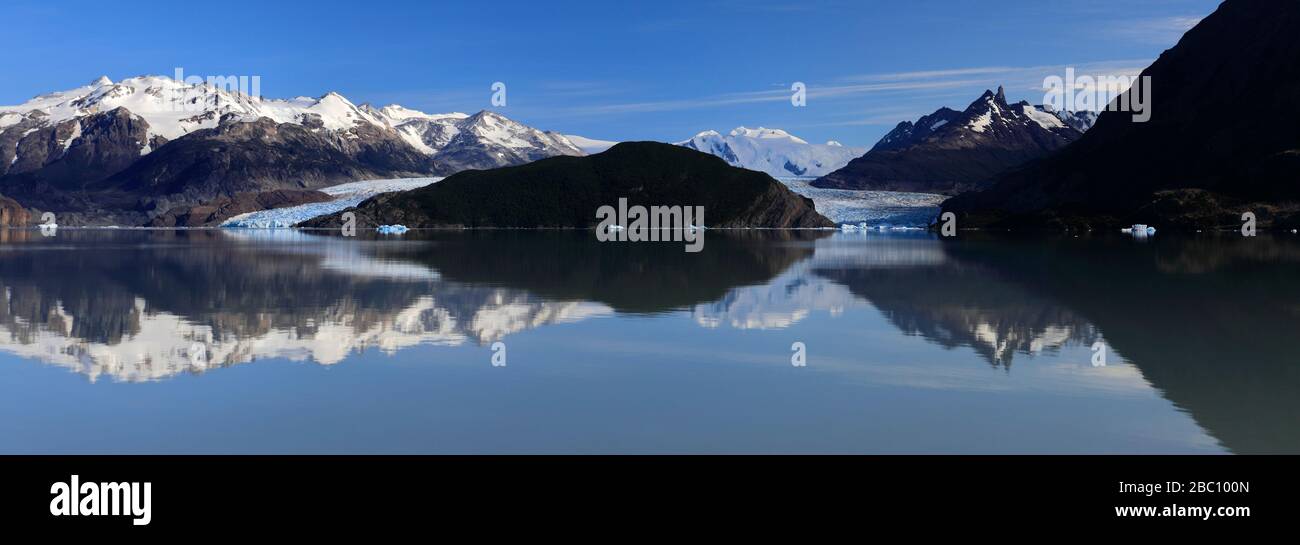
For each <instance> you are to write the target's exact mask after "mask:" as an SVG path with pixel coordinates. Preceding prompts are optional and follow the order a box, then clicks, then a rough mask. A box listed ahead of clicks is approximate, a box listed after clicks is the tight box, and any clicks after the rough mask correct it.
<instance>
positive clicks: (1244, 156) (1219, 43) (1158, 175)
mask: <svg viewBox="0 0 1300 545" xmlns="http://www.w3.org/2000/svg"><path fill="white" fill-rule="evenodd" d="M1142 75H1143V76H1149V77H1150V78H1151V84H1152V87H1151V107H1150V108H1151V119H1150V120H1149V121H1148V122H1145V123H1141V122H1135V121H1134V118H1133V114H1131V113H1127V112H1119V111H1115V112H1104V113H1103V114H1102V115H1101V117H1100V118H1099V119H1098V121H1097V124H1096V126H1095V127H1093V128H1092V130H1090V131H1088V132H1087V133H1086V134H1085V135H1084V136H1083V137H1082V138H1080V139H1079V141H1077V142H1076V143H1074V144H1072V145H1071V146H1069V147H1068V148H1066V149H1065V150H1062V151H1061V152H1060V153H1059V154H1057V155H1056V156H1053V157H1051V158H1048V159H1045V160H1044V161H1041V162H1039V163H1037V164H1034V165H1031V166H1028V167H1026V168H1024V169H1022V170H1019V171H1016V172H1011V173H1008V174H1006V175H1004V176H1000V177H999V179H998V180H996V181H995V183H993V184H992V185H991V186H990V187H988V188H987V189H986V190H984V191H980V192H977V193H971V194H967V195H961V196H958V197H955V198H953V199H950V200H948V201H947V202H946V203H945V204H944V209H945V210H947V211H952V212H955V213H957V215H958V217H959V225H963V226H967V227H981V226H992V227H1006V226H1026V227H1039V228H1048V227H1056V228H1061V227H1067V228H1068V227H1076V228H1093V227H1103V226H1116V225H1125V224H1130V223H1149V224H1154V225H1159V226H1162V227H1175V228H1193V227H1195V228H1201V227H1219V226H1239V225H1240V224H1241V220H1240V217H1241V215H1242V213H1243V212H1244V211H1254V212H1255V213H1256V215H1257V216H1258V218H1259V221H1260V224H1261V226H1264V225H1269V224H1273V225H1278V226H1288V227H1289V226H1294V225H1295V224H1296V211H1297V209H1300V207H1298V206H1297V204H1296V203H1297V202H1300V128H1298V127H1300V101H1297V100H1296V97H1297V96H1300V2H1296V1H1295V0H1227V1H1226V2H1224V3H1223V4H1222V5H1220V6H1219V8H1218V10H1216V11H1215V12H1214V13H1213V14H1211V15H1210V16H1208V17H1206V18H1205V19H1203V20H1202V21H1201V22H1200V23H1199V24H1197V25H1196V27H1194V28H1192V29H1191V30H1190V31H1188V32H1187V34H1186V35H1184V36H1183V38H1182V39H1181V40H1180V41H1179V42H1178V44H1177V45H1176V46H1175V47H1174V48H1172V49H1170V50H1168V51H1166V52H1164V53H1163V54H1162V55H1160V57H1159V58H1158V59H1157V60H1156V61H1155V63H1153V64H1152V65H1151V66H1150V67H1148V68H1147V69H1146V70H1145V71H1144V72H1143V73H1142ZM1130 92H1132V91H1130Z"/></svg>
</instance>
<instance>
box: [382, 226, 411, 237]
mask: <svg viewBox="0 0 1300 545" xmlns="http://www.w3.org/2000/svg"><path fill="white" fill-rule="evenodd" d="M375 230H376V231H378V232H379V234H381V235H400V234H402V233H405V232H407V231H410V229H407V228H406V226H405V225H380V226H379V227H378V228H377V229H375Z"/></svg>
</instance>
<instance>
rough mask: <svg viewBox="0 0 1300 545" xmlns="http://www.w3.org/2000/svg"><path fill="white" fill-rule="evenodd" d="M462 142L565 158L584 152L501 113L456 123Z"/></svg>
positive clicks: (555, 135) (559, 136)
mask: <svg viewBox="0 0 1300 545" xmlns="http://www.w3.org/2000/svg"><path fill="white" fill-rule="evenodd" d="M457 125H458V126H459V129H460V135H458V136H457V138H459V139H469V138H472V139H473V140H476V141H478V142H479V143H482V144H488V145H496V146H501V147H505V148H512V149H524V148H538V147H543V148H554V149H556V150H557V151H558V150H563V152H564V153H563V154H564V155H582V154H583V153H582V150H581V149H579V148H578V146H577V145H575V144H574V143H573V142H570V141H569V139H568V138H565V137H564V135H562V134H558V133H552V132H544V131H541V130H538V129H535V128H533V127H529V126H528V125H524V124H523V123H520V122H518V121H515V120H513V119H510V118H508V117H506V116H504V115H501V114H499V113H496V112H493V111H489V110H481V111H479V112H478V113H476V114H474V115H471V116H469V117H467V118H465V119H464V120H462V121H460V122H459V123H457Z"/></svg>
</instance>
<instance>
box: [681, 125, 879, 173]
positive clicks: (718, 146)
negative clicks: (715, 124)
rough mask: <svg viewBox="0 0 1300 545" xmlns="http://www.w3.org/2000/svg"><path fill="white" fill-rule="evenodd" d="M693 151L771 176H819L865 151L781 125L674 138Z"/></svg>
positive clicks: (741, 128)
mask: <svg viewBox="0 0 1300 545" xmlns="http://www.w3.org/2000/svg"><path fill="white" fill-rule="evenodd" d="M678 145H679V146H685V147H688V148H691V149H694V150H697V151H702V152H704V153H709V154H712V155H716V156H718V157H721V158H722V159H723V160H724V161H726V162H727V163H730V164H731V165H732V166H737V167H741V168H747V169H750V170H757V171H761V172H766V173H768V174H770V175H772V176H822V175H825V174H828V173H830V172H832V171H834V170H836V169H838V168H840V167H842V166H844V165H846V164H848V162H849V161H851V160H853V159H854V158H856V157H858V156H860V155H862V154H863V153H866V150H864V149H860V148H849V147H844V146H841V145H839V143H838V142H834V143H827V144H809V143H808V142H806V141H804V140H803V139H801V138H798V137H795V136H793V135H791V134H790V133H788V132H786V131H783V130H781V129H768V128H765V127H759V128H757V129H750V128H746V127H738V128H736V129H735V130H733V131H731V133H730V134H728V135H727V136H723V135H721V134H719V133H718V132H717V131H711V130H710V131H704V132H701V133H699V134H696V135H695V136H694V137H692V138H691V139H690V140H686V141H684V142H678Z"/></svg>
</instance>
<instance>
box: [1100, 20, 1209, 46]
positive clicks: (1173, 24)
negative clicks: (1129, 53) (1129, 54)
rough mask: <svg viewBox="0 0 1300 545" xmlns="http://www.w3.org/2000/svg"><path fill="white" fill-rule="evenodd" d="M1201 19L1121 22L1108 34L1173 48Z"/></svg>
mask: <svg viewBox="0 0 1300 545" xmlns="http://www.w3.org/2000/svg"><path fill="white" fill-rule="evenodd" d="M1201 19H1202V18H1201V17H1196V16H1189V15H1176V16H1170V17H1154V18H1149V19H1139V20H1135V21H1123V22H1120V23H1117V24H1115V25H1114V26H1112V27H1111V28H1110V30H1109V32H1108V33H1109V34H1110V35H1112V36H1114V37H1118V38H1123V39H1128V40H1133V41H1137V42H1141V43H1148V44H1159V45H1166V46H1173V45H1174V44H1176V43H1178V40H1179V39H1181V38H1182V37H1183V34H1186V33H1187V31H1189V30H1191V29H1192V27H1194V26H1196V25H1197V23H1200V22H1201Z"/></svg>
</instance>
